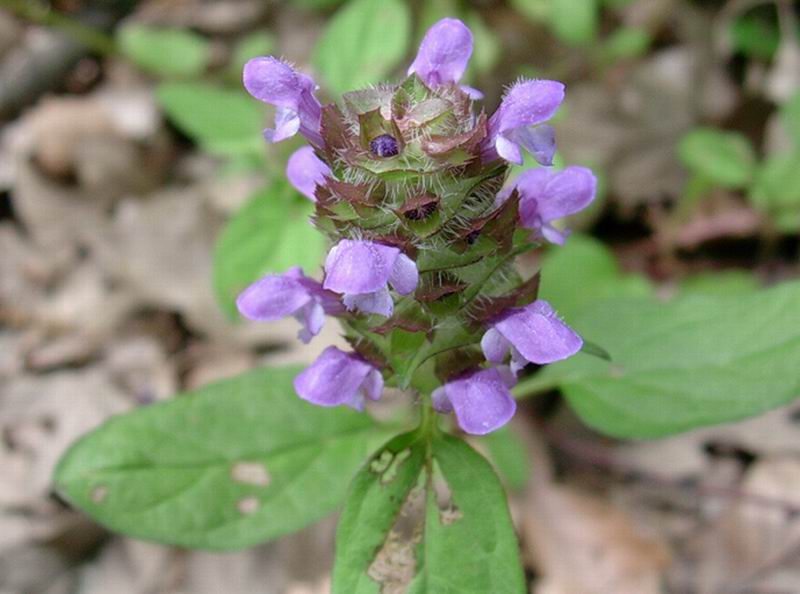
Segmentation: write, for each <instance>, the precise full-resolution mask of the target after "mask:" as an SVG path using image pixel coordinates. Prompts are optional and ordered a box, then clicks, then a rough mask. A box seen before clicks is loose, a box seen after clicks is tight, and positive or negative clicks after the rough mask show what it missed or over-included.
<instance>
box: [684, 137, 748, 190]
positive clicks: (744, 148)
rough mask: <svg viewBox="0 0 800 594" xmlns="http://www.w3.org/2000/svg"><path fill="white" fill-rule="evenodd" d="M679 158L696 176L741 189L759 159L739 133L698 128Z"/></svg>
mask: <svg viewBox="0 0 800 594" xmlns="http://www.w3.org/2000/svg"><path fill="white" fill-rule="evenodd" d="M678 157H679V158H680V160H681V161H682V162H683V164H684V165H685V166H686V167H687V168H688V169H689V170H691V171H692V172H694V173H695V174H697V175H700V176H702V177H703V178H704V179H707V180H708V181H710V182H712V183H714V184H717V185H720V186H722V187H725V188H741V187H744V186H746V185H747V184H748V183H749V182H750V178H751V177H752V176H753V168H754V167H755V163H756V157H755V152H754V151H753V147H752V145H751V144H750V141H749V140H748V139H747V138H746V137H745V136H744V135H742V134H739V133H738V132H727V131H723V130H716V129H714V128H696V129H695V130H692V131H691V132H689V133H687V134H686V135H685V136H684V137H683V138H682V139H681V141H680V143H679V144H678Z"/></svg>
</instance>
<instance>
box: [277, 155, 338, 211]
mask: <svg viewBox="0 0 800 594" xmlns="http://www.w3.org/2000/svg"><path fill="white" fill-rule="evenodd" d="M330 175H331V169H330V167H328V166H327V165H326V164H325V163H324V162H323V161H322V160H321V159H320V158H319V157H317V155H316V154H315V153H314V149H313V148H312V147H310V146H303V147H300V148H299V149H297V150H296V151H295V152H293V153H292V156H291V157H289V160H288V161H287V162H286V177H287V178H289V182H290V183H291V184H292V185H293V186H294V187H295V189H296V190H297V191H298V192H300V193H301V194H303V195H304V196H306V197H307V198H308V199H309V200H311V201H312V202H316V201H317V200H316V198H315V197H314V192H315V190H316V188H317V186H324V185H325V178H326V177H329V176H330Z"/></svg>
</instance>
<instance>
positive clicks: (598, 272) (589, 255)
mask: <svg viewBox="0 0 800 594" xmlns="http://www.w3.org/2000/svg"><path fill="white" fill-rule="evenodd" d="M652 294H653V289H652V286H651V285H650V283H649V282H648V281H647V279H645V278H644V277H642V276H638V275H623V274H622V272H621V271H620V269H619V265H618V264H617V261H616V258H615V257H614V254H613V253H611V251H610V250H609V249H608V248H607V247H606V246H605V245H603V243H602V242H600V241H598V240H596V239H593V238H591V237H588V236H585V235H577V234H576V235H572V236H571V237H570V238H569V239H568V240H567V243H566V244H565V245H564V246H563V247H559V248H556V249H554V250H553V251H551V252H549V253H548V254H547V256H546V257H545V259H544V262H543V263H542V282H541V285H540V290H539V296H540V297H541V298H542V299H546V300H547V301H549V302H550V303H551V304H552V305H553V307H554V308H555V309H556V311H558V313H559V314H560V315H561V316H563V317H564V318H565V319H566V320H567V321H568V322H571V321H572V320H573V319H575V318H576V317H577V316H578V315H579V314H580V313H581V311H583V310H584V309H585V308H586V307H587V306H589V305H591V304H593V303H596V302H597V301H601V300H603V299H607V298H609V297H620V296H630V297H647V296H649V295H652ZM588 338H590V337H588ZM597 342H598V343H599V344H601V345H602V346H604V347H606V348H607V345H605V344H604V343H603V342H602V341H600V339H599V337H598V338H597Z"/></svg>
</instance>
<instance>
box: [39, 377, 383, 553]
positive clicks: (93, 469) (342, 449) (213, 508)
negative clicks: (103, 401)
mask: <svg viewBox="0 0 800 594" xmlns="http://www.w3.org/2000/svg"><path fill="white" fill-rule="evenodd" d="M298 371H299V369H298V368H281V369H258V370H256V371H252V372H249V373H246V374H244V375H241V376H239V377H236V378H233V379H228V380H223V381H220V382H217V383H214V384H211V385H209V386H206V387H204V388H201V389H198V390H195V391H192V392H189V393H187V394H184V395H181V396H180V397H178V398H176V399H174V400H171V401H169V402H165V403H160V404H154V405H152V406H148V407H144V408H140V409H137V410H135V411H133V412H130V413H128V414H126V415H122V416H119V417H115V418H113V419H111V420H110V421H108V422H107V423H105V424H104V425H103V426H101V427H100V428H99V429H96V430H95V431H93V432H92V433H90V434H88V435H86V436H85V437H83V438H82V439H81V440H80V441H78V442H77V443H76V444H75V445H73V446H72V447H71V448H70V449H69V451H68V452H67V453H66V455H65V456H64V457H63V458H62V460H61V462H60V463H59V465H58V468H57V469H56V475H55V482H56V487H57V489H58V491H59V493H61V494H62V495H63V496H64V497H65V498H66V499H67V500H69V501H70V502H71V503H73V504H74V505H76V506H77V507H79V508H81V509H82V510H84V511H85V512H86V513H88V514H89V515H90V516H91V517H92V518H94V519H96V520H97V521H98V522H100V523H101V524H103V525H105V526H107V527H108V528H110V529H112V530H115V531H118V532H123V533H125V534H129V535H131V536H135V537H138V538H144V539H147V540H154V541H157V542H162V543H170V544H175V545H180V546H185V547H195V548H204V549H219V550H222V549H225V550H228V549H238V548H242V547H248V546H252V545H254V544H257V543H260V542H264V541H267V540H270V539H272V538H275V537H278V536H281V535H283V534H287V533H289V532H292V531H295V530H299V529H300V528H303V527H304V526H307V525H309V524H311V523H312V522H314V521H316V520H319V519H320V518H322V517H323V516H325V515H327V514H329V513H330V512H332V511H333V510H334V509H336V507H337V506H338V505H339V504H340V503H341V501H342V500H343V499H344V495H345V492H346V489H347V484H348V482H349V481H350V479H351V478H352V477H353V475H354V474H355V472H356V469H357V468H358V467H359V465H360V464H361V462H362V461H363V459H364V456H365V455H366V454H367V452H368V451H369V449H370V448H371V447H374V445H373V442H374V440H375V439H377V438H380V437H381V433H382V431H381V430H380V429H379V428H378V426H376V425H375V423H374V422H373V421H372V420H371V419H370V418H369V417H368V416H367V415H365V414H361V413H357V412H354V411H352V410H349V409H346V408H336V409H325V408H320V407H315V406H313V405H311V404H308V403H307V402H304V401H303V400H301V399H300V398H298V397H297V396H296V395H295V393H294V390H293V388H292V379H293V378H294V377H295V376H296V375H297V373H298Z"/></svg>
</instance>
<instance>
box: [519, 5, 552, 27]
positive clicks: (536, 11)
mask: <svg viewBox="0 0 800 594" xmlns="http://www.w3.org/2000/svg"><path fill="white" fill-rule="evenodd" d="M511 6H512V7H513V8H514V10H516V11H517V12H518V13H520V14H521V15H522V16H524V17H527V18H528V19H529V20H531V21H533V22H534V23H540V22H542V21H546V20H547V16H548V15H549V14H550V0H511Z"/></svg>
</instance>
